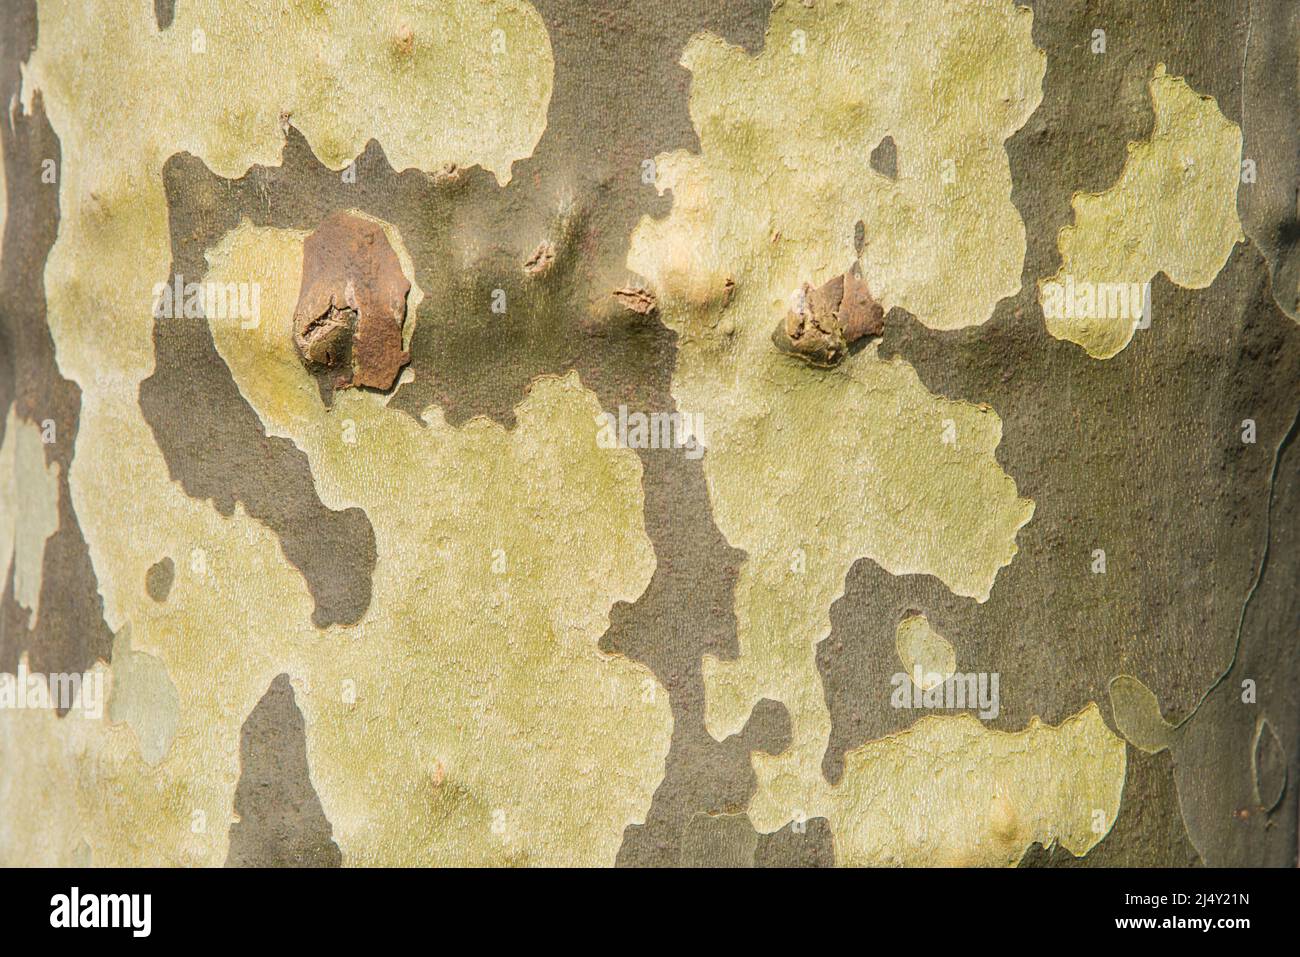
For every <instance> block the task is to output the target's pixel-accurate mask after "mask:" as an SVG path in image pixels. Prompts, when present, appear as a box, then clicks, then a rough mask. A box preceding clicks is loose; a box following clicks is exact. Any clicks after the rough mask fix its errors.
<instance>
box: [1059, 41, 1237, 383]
mask: <svg viewBox="0 0 1300 957" xmlns="http://www.w3.org/2000/svg"><path fill="white" fill-rule="evenodd" d="M1150 89H1151V105H1152V107H1153V109H1154V110H1155V128H1154V129H1153V130H1152V133H1151V139H1149V140H1146V141H1144V142H1141V143H1130V144H1129V146H1128V159H1127V161H1126V162H1125V164H1124V171H1123V172H1122V173H1120V177H1119V180H1118V181H1117V182H1116V183H1115V185H1114V186H1112V187H1111V188H1110V189H1108V190H1106V191H1105V192H1104V193H1080V194H1078V195H1076V196H1075V197H1074V203H1073V205H1074V224H1073V225H1072V226H1066V227H1064V228H1063V229H1062V230H1061V233H1060V236H1059V237H1058V239H1057V244H1058V246H1059V247H1060V250H1061V268H1060V270H1059V271H1058V272H1057V274H1056V276H1054V277H1052V278H1051V279H1046V280H1042V281H1040V282H1039V284H1038V294H1039V302H1040V304H1041V305H1042V307H1043V315H1044V318H1045V320H1046V322H1047V331H1048V332H1050V333H1051V334H1052V335H1053V336H1055V337H1056V338H1057V339H1066V340H1069V341H1070V342H1074V343H1077V344H1078V345H1081V346H1083V348H1084V349H1086V350H1087V352H1088V354H1089V355H1090V356H1092V357H1093V358H1095V359H1108V358H1110V357H1111V356H1113V355H1115V354H1116V353H1118V352H1120V351H1121V350H1122V349H1123V348H1124V347H1125V346H1127V345H1128V344H1129V342H1130V341H1131V340H1132V338H1133V333H1134V329H1135V328H1136V327H1138V324H1139V323H1144V322H1145V321H1147V320H1148V319H1149V320H1150V321H1153V322H1159V321H1162V319H1161V317H1159V316H1155V317H1151V316H1149V315H1148V316H1146V317H1142V316H1141V315H1140V313H1141V310H1140V309H1135V308H1134V305H1133V302H1132V299H1133V294H1132V292H1131V290H1133V288H1134V287H1137V288H1139V289H1140V288H1141V287H1142V286H1144V285H1145V284H1146V283H1149V282H1150V281H1151V279H1152V278H1153V277H1154V276H1155V274H1156V273H1157V272H1163V273H1164V274H1165V275H1166V276H1168V277H1169V279H1170V280H1171V281H1173V282H1174V283H1177V284H1178V285H1179V286H1183V287H1185V288H1188V289H1203V288H1205V287H1206V286H1208V285H1210V283H1212V282H1213V281H1214V277H1215V276H1217V275H1218V274H1219V270H1220V269H1222V268H1223V266H1224V264H1225V263H1226V262H1227V261H1228V257H1229V256H1230V255H1231V254H1232V247H1233V246H1234V245H1236V244H1237V243H1238V242H1241V241H1242V240H1244V239H1245V236H1244V234H1243V233H1242V230H1241V222H1240V220H1239V219H1238V217H1237V185H1238V183H1239V182H1240V177H1241V165H1240V164H1241V129H1240V127H1238V126H1237V125H1236V124H1235V123H1232V122H1231V121H1230V120H1228V119H1227V118H1226V117H1225V116H1224V115H1223V114H1222V113H1221V112H1220V111H1219V108H1218V105H1217V104H1216V103H1215V102H1214V99H1213V98H1212V97H1208V96H1201V95H1200V94H1198V93H1197V92H1196V91H1195V90H1193V89H1192V88H1191V87H1190V86H1188V85H1187V81H1186V80H1184V79H1183V78H1182V77H1175V76H1169V75H1167V74H1166V73H1165V67H1164V64H1163V63H1162V64H1159V65H1158V66H1157V67H1156V70H1155V75H1154V76H1153V77H1152V79H1151V84H1150Z"/></svg>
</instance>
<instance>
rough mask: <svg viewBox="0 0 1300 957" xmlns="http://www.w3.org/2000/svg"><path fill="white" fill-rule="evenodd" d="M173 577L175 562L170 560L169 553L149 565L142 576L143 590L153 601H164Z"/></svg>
mask: <svg viewBox="0 0 1300 957" xmlns="http://www.w3.org/2000/svg"><path fill="white" fill-rule="evenodd" d="M175 579H176V563H175V562H173V561H172V560H171V556H170V555H169V556H165V557H163V558H160V559H158V561H156V562H154V563H153V564H152V565H150V566H149V571H147V572H146V573H145V576H144V588H145V591H147V592H148V593H149V597H150V598H152V599H153V600H154V601H166V600H167V596H168V594H170V593H171V590H172V582H173V581H175Z"/></svg>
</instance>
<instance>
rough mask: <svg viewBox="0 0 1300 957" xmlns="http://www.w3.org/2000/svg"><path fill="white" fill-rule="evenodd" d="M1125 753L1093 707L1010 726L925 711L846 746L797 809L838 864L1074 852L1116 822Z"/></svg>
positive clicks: (1000, 859) (1008, 860)
mask: <svg viewBox="0 0 1300 957" xmlns="http://www.w3.org/2000/svg"><path fill="white" fill-rule="evenodd" d="M1125 760H1126V755H1125V749H1124V742H1123V741H1122V740H1121V739H1119V738H1117V737H1116V736H1115V735H1114V734H1112V733H1111V732H1110V730H1109V729H1108V728H1107V727H1106V723H1105V721H1103V720H1102V717H1101V713H1100V712H1099V711H1098V709H1097V706H1096V705H1095V704H1089V705H1088V706H1087V707H1086V708H1084V709H1083V710H1082V711H1080V712H1079V713H1078V714H1076V715H1074V716H1073V717H1070V718H1067V719H1066V720H1065V721H1063V722H1061V724H1060V725H1058V726H1057V727H1052V726H1051V725H1046V724H1043V723H1042V722H1040V721H1039V720H1038V719H1037V718H1034V719H1033V720H1031V721H1030V722H1029V726H1028V727H1027V728H1025V729H1024V730H1023V731H1016V732H1011V733H1008V732H1003V731H992V730H989V729H988V728H986V727H984V725H983V724H982V723H981V722H980V721H979V719H977V718H975V717H973V716H971V715H955V716H954V715H944V716H932V717H926V718H922V719H921V720H920V721H918V722H917V723H916V724H914V725H913V726H912V727H911V728H909V729H907V730H906V731H902V732H900V733H898V734H893V735H890V736H889V737H886V738H882V739H880V740H878V741H871V742H869V743H867V744H864V745H863V746H862V747H860V748H857V749H855V750H853V751H850V752H849V753H848V754H847V755H845V759H844V777H843V778H842V779H841V780H840V783H839V784H838V785H837V786H835V787H831V786H829V785H825V784H824V782H823V784H824V786H823V788H822V789H821V791H820V793H819V794H818V795H817V796H816V798H815V799H814V801H813V802H812V803H811V804H810V805H807V806H806V808H805V813H806V814H807V816H809V817H821V816H824V817H826V818H828V819H829V821H830V826H831V833H832V834H833V835H834V837H835V860H836V863H837V864H839V865H841V866H849V867H856V866H897V865H904V866H940V867H952V866H978V867H994V866H1008V865H1014V864H1016V863H1017V862H1018V861H1019V860H1020V858H1021V857H1023V856H1024V853H1025V851H1027V850H1028V849H1029V847H1030V845H1031V844H1033V843H1034V842H1038V843H1040V844H1042V845H1043V846H1049V845H1050V844H1052V843H1053V842H1057V843H1059V844H1060V845H1061V847H1063V848H1065V849H1066V850H1068V851H1069V852H1070V853H1071V854H1073V855H1074V856H1076V857H1081V856H1083V855H1084V854H1086V853H1087V852H1088V851H1089V850H1090V849H1091V848H1092V847H1094V846H1095V845H1096V844H1097V843H1098V842H1099V841H1100V840H1101V839H1102V838H1103V837H1105V836H1106V834H1107V833H1108V832H1109V831H1110V829H1111V827H1112V826H1113V825H1114V823H1115V818H1116V816H1117V815H1118V814H1119V805H1120V797H1121V795H1122V793H1123V789H1124V768H1125Z"/></svg>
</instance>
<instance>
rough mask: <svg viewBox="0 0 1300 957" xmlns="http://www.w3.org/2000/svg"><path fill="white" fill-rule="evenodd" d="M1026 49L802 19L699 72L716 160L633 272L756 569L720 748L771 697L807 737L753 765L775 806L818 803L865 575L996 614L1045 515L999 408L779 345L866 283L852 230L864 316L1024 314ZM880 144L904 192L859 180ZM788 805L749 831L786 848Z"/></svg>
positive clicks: (1030, 69)
mask: <svg viewBox="0 0 1300 957" xmlns="http://www.w3.org/2000/svg"><path fill="white" fill-rule="evenodd" d="M1031 24H1032V16H1031V14H1030V12H1029V11H1028V10H1025V9H1022V8H1018V7H1016V6H1015V5H1013V4H1011V3H1009V2H980V3H957V2H941V0H929V2H924V3H915V2H906V3H904V2H902V0H892V2H885V3H866V2H857V0H851V2H841V3H832V4H820V3H819V4H817V5H816V6H815V7H813V8H811V9H810V8H806V7H804V6H802V5H799V4H786V5H784V6H781V7H778V8H777V9H775V10H774V11H773V14H772V22H771V27H770V29H769V32H768V37H767V42H766V44H765V46H764V49H763V52H762V53H761V54H759V55H758V56H756V57H751V56H749V55H747V54H746V53H745V52H744V51H742V50H740V49H738V48H735V47H731V46H728V45H727V44H725V43H723V42H722V41H721V40H719V39H718V38H716V37H713V36H708V35H705V36H701V37H696V38H695V39H693V40H692V41H691V43H690V44H689V45H688V47H687V49H686V52H685V55H684V56H683V62H684V63H685V64H686V66H687V67H688V68H689V69H690V70H691V74H692V86H691V100H690V108H691V116H692V119H693V121H694V124H695V127H696V129H697V131H698V133H699V138H700V145H701V151H700V154H699V155H698V156H696V155H690V154H687V153H684V152H677V153H671V154H666V155H661V156H659V157H658V158H657V159H656V172H657V184H658V186H659V188H660V189H661V190H665V191H666V190H671V191H672V194H673V208H672V212H671V214H670V215H669V216H668V217H667V218H666V219H663V220H661V221H656V220H651V219H649V218H646V219H643V220H642V222H641V224H640V225H639V227H638V229H637V231H636V233H635V234H634V236H633V240H632V246H631V249H630V251H629V254H628V267H629V268H630V269H633V270H635V271H636V272H638V273H640V274H641V275H643V276H645V277H647V279H648V280H649V281H650V282H651V284H652V285H653V287H654V289H655V292H656V293H657V295H658V296H659V304H660V315H661V316H662V318H663V321H664V322H665V323H666V324H668V325H669V326H670V327H671V328H673V329H674V330H676V331H677V332H678V334H679V340H678V346H679V352H678V365H677V369H676V372H675V374H674V379H673V393H674V395H675V397H676V398H677V401H678V406H679V408H681V409H682V410H683V411H689V412H692V413H695V414H697V415H701V416H703V419H704V423H705V426H706V428H705V430H704V431H705V442H706V444H707V446H708V451H707V454H706V456H705V458H704V467H705V474H706V477H707V480H708V487H709V495H710V499H711V501H712V504H713V509H714V516H715V518H716V520H717V523H718V526H719V528H720V529H721V530H722V532H723V534H724V535H726V537H727V539H728V541H729V542H731V544H732V545H734V546H736V547H738V548H742V549H744V550H745V552H746V553H747V555H748V559H747V561H746V562H745V564H744V565H743V566H742V569H741V573H740V577H739V581H738V583H737V587H736V614H737V625H738V635H739V645H740V656H739V658H738V659H737V660H735V661H727V662H723V661H719V660H716V659H713V658H705V661H704V675H705V681H706V723H707V726H708V730H709V731H710V733H711V734H712V735H714V736H715V737H717V738H719V739H721V738H723V737H725V736H727V735H729V734H732V733H734V732H736V731H738V730H739V729H740V728H741V727H742V726H743V724H744V722H745V719H746V718H747V716H748V715H749V713H750V711H751V709H752V708H753V706H754V704H755V703H757V701H758V700H759V699H761V698H764V697H768V698H773V699H775V700H779V701H781V702H783V703H784V704H785V705H786V707H787V708H788V709H789V711H790V714H791V717H792V722H793V728H792V735H793V741H792V745H791V748H790V750H789V751H787V752H786V753H785V754H783V755H780V756H776V757H767V756H762V755H756V756H755V758H754V761H755V765H756V767H758V768H759V772H760V773H759V787H760V797H759V798H757V799H756V801H757V802H758V803H760V804H761V803H762V802H763V800H764V799H763V797H762V791H763V789H765V788H768V787H770V786H771V785H772V782H773V781H774V780H775V779H780V780H781V781H783V782H785V785H787V786H789V787H792V788H793V789H794V791H796V792H797V791H798V790H799V789H800V788H803V789H806V790H807V791H808V792H809V793H812V792H813V791H815V790H816V789H817V788H818V787H820V784H821V783H822V779H821V771H820V763H821V757H822V754H823V752H824V750H825V747H826V742H827V740H828V738H829V734H830V717H829V714H828V713H827V710H826V703H825V700H824V697H823V692H822V688H821V683H820V680H819V678H818V673H817V669H816V662H815V646H816V644H817V642H819V641H820V640H821V639H822V638H824V637H825V636H826V635H827V634H828V633H829V631H830V621H829V609H830V605H831V603H832V602H833V601H834V600H835V599H836V597H838V596H839V595H840V594H841V593H842V591H843V584H844V576H845V574H846V573H847V572H848V570H849V568H850V566H851V565H852V564H853V562H854V561H855V560H857V559H859V558H863V557H866V558H870V559H871V560H873V561H875V562H876V563H878V564H879V565H881V566H882V567H884V568H885V569H886V570H888V571H890V572H893V573H894V574H899V575H903V574H930V575H934V576H936V577H938V578H939V579H940V580H942V581H943V582H944V583H945V584H946V585H947V586H948V587H949V588H950V589H952V591H953V592H955V593H956V594H959V595H965V596H969V597H971V598H974V599H976V600H978V601H983V600H985V599H987V597H988V595H989V591H990V589H991V588H992V586H993V582H994V579H995V578H996V576H997V572H998V570H999V569H1000V568H1002V567H1003V566H1004V565H1006V564H1008V563H1009V562H1010V561H1011V560H1012V558H1013V556H1014V555H1015V553H1016V542H1015V538H1016V533H1017V531H1018V530H1019V529H1020V528H1021V527H1022V526H1023V525H1024V524H1025V523H1026V522H1028V521H1029V519H1030V516H1031V515H1032V513H1033V503H1032V502H1030V501H1028V500H1026V499H1023V498H1020V497H1019V495H1018V494H1017V491H1016V485H1015V482H1014V481H1013V480H1012V479H1011V478H1010V477H1009V476H1007V475H1006V474H1005V473H1004V472H1003V471H1002V469H1001V468H1000V467H999V465H998V463H997V459H996V457H995V450H996V448H997V445H998V442H999V441H1000V440H1001V434H1002V425H1001V421H1000V420H999V418H998V416H997V414H996V413H995V412H994V411H993V410H992V409H990V408H988V407H986V406H977V405H971V404H969V403H965V402H959V401H952V400H949V399H945V398H942V397H940V396H936V395H933V394H931V393H930V392H929V391H928V390H927V389H926V388H925V386H924V385H923V384H922V383H921V381H920V380H919V378H918V377H917V374H916V372H915V370H914V369H913V368H912V367H911V366H910V365H908V364H907V363H906V362H904V361H902V360H901V359H893V360H890V361H885V360H882V359H881V358H880V357H879V355H878V354H877V349H876V347H875V346H874V345H872V346H867V347H866V348H865V349H863V350H862V351H861V352H860V353H858V354H856V355H852V356H850V357H849V358H847V359H846V360H845V361H844V362H843V363H842V364H841V365H839V366H837V367H836V368H834V369H831V370H818V369H812V368H810V367H808V366H807V365H805V364H804V363H802V362H800V361H799V360H797V359H793V358H791V357H789V356H785V355H781V354H780V353H779V352H778V351H777V350H776V348H775V347H774V346H773V344H772V342H771V339H770V336H771V333H772V331H773V329H774V328H775V327H776V326H777V324H778V323H779V322H780V321H781V320H782V317H783V316H784V315H785V312H786V310H787V309H788V308H789V297H790V295H791V294H792V293H793V292H794V291H795V290H797V289H799V288H800V287H801V285H802V284H803V283H805V282H807V283H811V284H812V285H814V286H816V285H818V284H820V283H822V282H825V281H826V280H827V279H829V278H831V277H832V276H835V275H838V274H841V273H843V272H844V271H845V270H846V269H847V268H848V267H849V266H850V265H851V264H853V262H854V259H855V256H856V255H857V252H856V246H857V244H856V242H855V239H856V236H855V232H856V230H855V225H856V223H857V222H858V221H861V222H862V224H863V227H862V240H863V241H862V250H863V251H862V254H861V258H860V265H861V270H862V274H863V276H864V277H865V278H866V280H867V282H868V284H869V286H870V287H871V290H872V292H873V293H874V294H875V295H876V296H877V297H878V298H879V299H880V300H881V301H882V302H883V304H884V305H885V307H886V308H888V307H890V306H903V307H905V308H907V309H909V310H910V311H912V312H913V313H915V314H916V315H917V316H918V318H919V319H920V320H921V321H922V322H923V323H925V324H927V325H929V326H931V327H933V328H936V329H951V328H957V327H961V326H966V325H973V324H978V323H981V322H983V321H985V320H986V319H988V317H989V316H990V315H991V314H992V311H993V308H994V306H995V305H996V303H997V301H998V300H999V299H1000V298H1002V297H1004V296H1009V295H1012V294H1014V293H1015V292H1016V291H1017V290H1018V289H1019V287H1020V272H1021V266H1022V264H1023V259H1024V249H1025V246H1024V227H1023V224H1022V222H1021V220H1020V217H1019V214H1018V213H1017V211H1016V209H1015V207H1014V206H1013V205H1012V204H1011V202H1010V191H1011V179H1010V173H1009V167H1008V161H1007V155H1006V151H1005V149H1004V146H1003V143H1004V141H1005V140H1006V138H1007V137H1009V136H1010V135H1011V134H1012V133H1013V132H1015V130H1017V129H1019V128H1020V126H1022V125H1023V124H1024V122H1025V120H1026V119H1027V118H1028V116H1029V115H1030V113H1032V111H1033V110H1034V108H1035V107H1036V106H1037V104H1038V102H1039V100H1040V99H1041V81H1042V77H1043V72H1044V57H1043V54H1042V52H1041V51H1039V50H1038V49H1036V48H1035V47H1034V45H1033V41H1032V39H1031V35H1030V33H1031ZM886 135H889V136H892V137H893V139H894V141H895V143H896V146H897V154H898V177H897V179H896V180H891V179H889V178H887V177H884V176H881V175H879V174H877V173H875V172H873V171H872V170H871V168H870V165H869V157H870V153H871V151H872V149H873V148H874V147H875V146H876V145H877V144H878V143H879V142H880V140H881V139H882V138H883V137H885V136H886ZM889 690H890V689H889V688H888V687H885V688H882V689H881V695H882V700H883V699H885V698H887V697H888V695H889ZM797 806H799V805H798V802H795V803H794V804H783V805H781V806H779V807H778V806H776V805H772V804H770V803H769V804H768V805H767V810H766V811H765V812H764V813H760V814H757V815H752V816H754V823H755V825H756V826H757V827H758V828H759V830H760V831H774V830H777V829H779V828H780V827H781V826H783V825H784V824H785V823H787V822H789V821H790V820H792V817H791V815H792V813H793V811H794V808H795V807H797Z"/></svg>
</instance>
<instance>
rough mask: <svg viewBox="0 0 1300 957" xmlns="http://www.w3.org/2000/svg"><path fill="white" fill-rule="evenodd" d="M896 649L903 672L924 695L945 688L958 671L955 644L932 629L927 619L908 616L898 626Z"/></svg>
mask: <svg viewBox="0 0 1300 957" xmlns="http://www.w3.org/2000/svg"><path fill="white" fill-rule="evenodd" d="M894 647H895V649H896V650H897V651H898V660H899V661H901V662H902V663H903V672H904V673H905V674H906V675H907V676H908V678H909V679H910V680H911V681H912V683H913V684H915V685H916V686H917V687H918V688H920V689H921V690H922V691H929V690H930V689H931V688H934V687H937V686H938V685H941V684H943V683H944V682H945V681H946V680H948V678H950V677H952V675H953V673H954V672H955V671H956V670H957V653H956V652H955V651H953V648H952V644H951V643H950V642H949V641H948V639H947V638H945V637H943V635H941V634H939V633H938V632H937V631H935V630H934V629H933V628H931V627H930V622H929V621H928V620H927V619H926V617H925V616H924V615H908V616H907V617H906V618H904V619H903V620H902V621H900V622H899V623H898V628H896V629H895V631H894ZM918 678H919V679H920V680H919V681H918V680H917V679H918Z"/></svg>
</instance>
